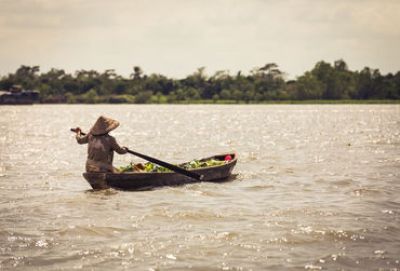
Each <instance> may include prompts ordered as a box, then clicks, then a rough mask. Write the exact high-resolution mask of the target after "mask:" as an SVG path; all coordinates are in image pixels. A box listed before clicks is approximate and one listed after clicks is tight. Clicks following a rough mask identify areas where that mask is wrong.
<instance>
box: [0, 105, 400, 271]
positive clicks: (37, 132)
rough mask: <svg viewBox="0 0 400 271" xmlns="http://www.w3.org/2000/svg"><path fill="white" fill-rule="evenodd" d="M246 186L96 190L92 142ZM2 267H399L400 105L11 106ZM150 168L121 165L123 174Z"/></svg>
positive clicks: (119, 161)
mask: <svg viewBox="0 0 400 271" xmlns="http://www.w3.org/2000/svg"><path fill="white" fill-rule="evenodd" d="M101 114H104V115H106V116H109V117H112V118H115V119H117V120H119V121H120V122H121V125H120V127H119V128H118V129H117V130H115V131H113V132H112V134H113V135H114V136H115V137H116V138H117V140H118V142H119V143H120V144H121V145H125V146H128V147H129V148H131V149H133V150H136V151H138V152H141V153H145V154H148V155H151V156H154V157H157V158H160V159H162V160H165V161H168V162H173V163H174V162H185V161H188V160H192V159H195V158H202V157H206V156H209V155H213V154H217V153H224V152H229V151H232V150H234V151H236V152H237V153H238V155H239V161H238V164H237V166H236V168H235V170H234V173H235V174H236V179H235V180H233V181H230V182H227V183H222V184H215V183H197V184H190V185H185V186H180V187H166V188H162V189H156V190H153V191H145V192H124V191H118V190H112V189H110V190H105V191H99V192H93V191H91V190H90V186H89V185H88V184H87V183H86V182H85V180H84V179H83V178H82V175H81V174H82V171H83V170H84V163H85V154H86V147H85V146H81V145H78V144H77V143H76V142H75V140H74V138H73V135H72V134H71V132H69V128H71V127H76V126H80V127H81V128H82V129H83V130H84V131H87V130H88V129H89V128H90V126H91V125H92V124H93V123H94V121H95V120H96V118H97V117H98V116H99V115H101ZM0 128H1V133H0V270H75V269H78V270H79V269H83V270H189V269H191V270H399V269H400V263H399V261H400V223H399V222H400V196H399V192H400V178H399V177H400V106H399V105H34V106H1V107H0ZM130 161H135V162H136V161H137V162H139V161H142V160H140V159H139V158H135V157H133V156H129V155H122V156H121V155H116V156H115V161H114V164H115V165H117V166H120V165H125V164H127V163H129V162H130Z"/></svg>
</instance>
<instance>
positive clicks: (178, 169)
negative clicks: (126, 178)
mask: <svg viewBox="0 0 400 271" xmlns="http://www.w3.org/2000/svg"><path fill="white" fill-rule="evenodd" d="M71 131H72V132H76V131H77V130H76V129H74V128H71ZM81 135H86V134H85V133H83V132H81ZM126 150H127V152H129V153H130V154H133V155H136V156H138V157H140V158H143V159H144V160H147V161H149V162H152V163H154V164H157V165H160V166H163V167H165V168H168V169H170V170H172V171H174V172H177V173H180V174H182V175H185V176H188V177H191V178H193V179H196V180H199V181H201V180H202V179H203V178H204V176H203V175H201V174H197V173H196V172H192V171H188V170H186V169H183V168H181V167H178V166H175V165H173V164H170V163H167V162H164V161H161V160H158V159H156V158H153V157H150V156H147V155H145V154H141V153H138V152H135V151H132V150H130V149H126Z"/></svg>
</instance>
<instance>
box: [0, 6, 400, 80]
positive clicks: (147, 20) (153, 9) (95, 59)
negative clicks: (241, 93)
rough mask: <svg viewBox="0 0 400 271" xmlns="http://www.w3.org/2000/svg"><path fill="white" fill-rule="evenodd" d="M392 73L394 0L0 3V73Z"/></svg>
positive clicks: (398, 39) (398, 45)
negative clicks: (22, 69) (320, 64)
mask: <svg viewBox="0 0 400 271" xmlns="http://www.w3.org/2000/svg"><path fill="white" fill-rule="evenodd" d="M336 59H344V60H345V61H346V62H347V64H348V65H349V67H350V69H353V70H360V69H362V68H363V67H365V66H369V67H371V68H378V69H380V70H381V71H382V72H383V73H388V72H397V71H399V70H400V0H280V1H279V0H274V1H272V0H238V1H236V0H143V1H141V0H114V1H108V0H104V1H98V0H96V1H95V0H68V1H67V0H0V75H6V74H8V73H10V72H15V70H16V69H17V68H18V67H19V66H20V65H22V64H23V65H39V66H40V68H41V71H43V72H46V71H48V70H49V69H50V68H53V67H54V68H61V69H65V70H66V71H67V72H75V71H76V70H80V69H95V70H97V71H99V72H102V71H104V70H105V69H115V70H116V72H117V73H119V74H122V75H124V76H127V75H129V74H130V73H131V72H132V67H133V66H136V65H137V66H141V67H142V69H143V70H144V72H145V73H146V74H151V73H161V74H164V75H167V76H171V77H175V78H182V77H184V76H186V75H188V74H191V73H193V72H194V71H195V70H196V69H197V68H199V67H202V66H204V67H206V72H207V74H209V75H210V74H213V73H214V72H215V71H217V70H228V71H230V72H231V73H236V72H237V71H239V70H241V71H242V72H243V73H248V72H249V71H250V70H251V69H252V68H254V67H260V66H263V65H264V64H266V63H270V62H275V63H277V64H278V65H279V67H280V69H281V70H282V71H284V72H286V73H287V74H288V78H295V77H296V76H299V75H301V74H303V73H304V71H306V70H310V69H311V68H312V67H313V66H314V65H315V63H316V62H317V61H320V60H325V61H328V62H333V61H334V60H336Z"/></svg>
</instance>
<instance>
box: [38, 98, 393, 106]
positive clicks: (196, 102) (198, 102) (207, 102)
mask: <svg viewBox="0 0 400 271" xmlns="http://www.w3.org/2000/svg"><path fill="white" fill-rule="evenodd" d="M36 104H39V105H46V104H49V105H68V104H70V105H128V104H129V105H201V104H204V105H274V104H305V105H306V104H317V105H318V104H400V100H388V99H385V100H301V101H300V100H284V101H262V102H254V101H250V102H245V101H238V102H237V101H231V100H218V101H213V100H194V101H179V102H173V103H167V102H164V103H127V102H124V103H104V102H99V103H78V102H77V103H36Z"/></svg>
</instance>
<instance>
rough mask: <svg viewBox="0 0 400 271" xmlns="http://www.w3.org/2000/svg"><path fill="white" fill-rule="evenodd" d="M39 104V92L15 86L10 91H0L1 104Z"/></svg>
mask: <svg viewBox="0 0 400 271" xmlns="http://www.w3.org/2000/svg"><path fill="white" fill-rule="evenodd" d="M38 102H39V92H38V91H34V90H23V89H22V87H21V86H20V85H13V86H12V87H11V88H10V90H9V91H4V90H0V104H33V103H38Z"/></svg>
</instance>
